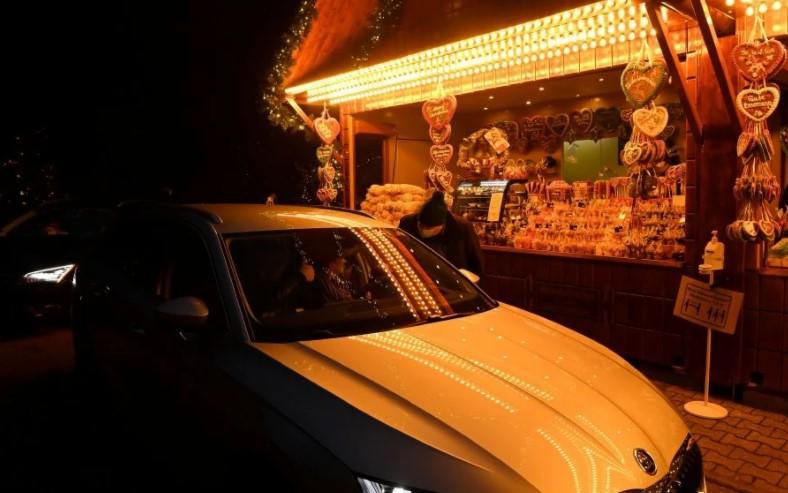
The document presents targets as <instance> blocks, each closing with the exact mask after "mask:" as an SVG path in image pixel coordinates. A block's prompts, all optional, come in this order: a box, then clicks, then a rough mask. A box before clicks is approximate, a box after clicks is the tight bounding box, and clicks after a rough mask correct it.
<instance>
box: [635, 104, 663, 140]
mask: <svg viewBox="0 0 788 493" xmlns="http://www.w3.org/2000/svg"><path fill="white" fill-rule="evenodd" d="M668 118H669V115H668V110H667V108H665V107H664V106H655V107H654V108H640V109H639V110H635V111H634V112H633V113H632V123H633V124H634V125H635V126H636V127H637V129H638V130H640V131H641V132H643V133H644V134H646V135H648V136H649V137H654V138H656V137H657V136H659V134H661V133H662V131H663V130H665V127H667V126H668Z"/></svg>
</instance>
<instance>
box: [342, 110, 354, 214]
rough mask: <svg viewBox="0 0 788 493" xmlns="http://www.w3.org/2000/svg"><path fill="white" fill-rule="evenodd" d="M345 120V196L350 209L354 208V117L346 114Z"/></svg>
mask: <svg viewBox="0 0 788 493" xmlns="http://www.w3.org/2000/svg"><path fill="white" fill-rule="evenodd" d="M346 119H347V120H346V121H347V135H346V137H347V139H348V140H347V144H348V146H347V166H346V167H345V177H346V178H347V188H346V189H345V197H347V207H348V208H350V209H355V208H356V129H355V124H356V122H355V118H354V117H353V115H351V114H348V115H347V116H346Z"/></svg>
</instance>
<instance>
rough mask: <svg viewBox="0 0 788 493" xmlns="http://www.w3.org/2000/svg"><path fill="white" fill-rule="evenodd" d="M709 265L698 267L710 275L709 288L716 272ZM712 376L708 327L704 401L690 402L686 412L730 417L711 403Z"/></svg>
mask: <svg viewBox="0 0 788 493" xmlns="http://www.w3.org/2000/svg"><path fill="white" fill-rule="evenodd" d="M707 267H711V266H709V265H708V264H703V265H701V266H699V267H698V270H699V271H700V273H701V274H708V276H709V287H713V286H714V270H712V269H709V268H707ZM710 374H711V327H706V379H705V380H704V383H703V400H702V401H690V402H687V403H686V404H684V410H685V411H687V412H688V413H690V414H692V415H693V416H699V417H701V418H708V419H722V418H724V417H725V416H727V415H728V410H727V409H725V408H724V407H722V406H720V405H719V404H714V403H713V402H709V375H710Z"/></svg>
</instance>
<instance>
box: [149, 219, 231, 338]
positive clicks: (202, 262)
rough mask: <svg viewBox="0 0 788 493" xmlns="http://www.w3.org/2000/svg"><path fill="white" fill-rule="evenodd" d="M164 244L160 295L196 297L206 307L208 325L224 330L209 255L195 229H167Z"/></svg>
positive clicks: (220, 306)
mask: <svg viewBox="0 0 788 493" xmlns="http://www.w3.org/2000/svg"><path fill="white" fill-rule="evenodd" d="M162 244H163V245H164V246H165V250H166V251H165V258H164V270H163V274H162V275H163V276H164V279H163V280H162V286H163V290H162V296H163V298H164V299H174V298H180V297H183V296H193V297H197V298H200V299H201V300H202V301H204V302H205V304H206V305H207V306H208V311H209V315H208V328H209V329H211V330H216V331H220V330H224V329H225V328H226V322H225V318H224V311H223V308H222V304H221V299H220V295H219V289H218V286H217V284H216V277H215V275H214V272H213V265H212V260H211V257H210V255H209V253H208V250H207V248H206V245H205V243H204V242H203V240H202V238H201V237H200V236H199V235H198V234H197V232H196V231H191V230H189V229H186V228H185V227H177V228H173V229H170V230H168V231H167V232H166V233H165V238H164V241H163V242H162Z"/></svg>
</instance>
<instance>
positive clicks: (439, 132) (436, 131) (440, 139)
mask: <svg viewBox="0 0 788 493" xmlns="http://www.w3.org/2000/svg"><path fill="white" fill-rule="evenodd" d="M449 137H451V125H450V124H448V123H447V124H446V125H444V126H443V127H442V128H435V127H430V140H431V141H432V143H433V144H436V145H437V144H445V143H446V141H448V140H449Z"/></svg>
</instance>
